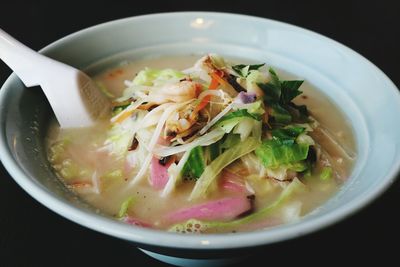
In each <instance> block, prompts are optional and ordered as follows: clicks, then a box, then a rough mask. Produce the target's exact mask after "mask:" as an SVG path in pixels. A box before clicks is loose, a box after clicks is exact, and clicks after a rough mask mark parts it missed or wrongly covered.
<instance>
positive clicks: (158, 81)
mask: <svg viewBox="0 0 400 267" xmlns="http://www.w3.org/2000/svg"><path fill="white" fill-rule="evenodd" d="M183 77H185V74H184V73H183V72H180V71H177V70H173V69H163V70H158V69H150V68H146V69H144V70H142V71H140V72H139V73H138V74H137V76H136V77H135V79H133V81H132V84H133V85H146V86H160V85H164V84H166V83H174V82H178V81H179V80H180V79H182V78H183Z"/></svg>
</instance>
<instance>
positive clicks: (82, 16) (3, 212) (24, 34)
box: [0, 0, 400, 266]
mask: <svg viewBox="0 0 400 267" xmlns="http://www.w3.org/2000/svg"><path fill="white" fill-rule="evenodd" d="M93 2H94V3H95V5H93V4H89V3H88V2H83V1H81V2H80V3H79V4H78V3H74V2H73V1H37V0H36V1H21V0H2V1H1V2H0V27H1V28H2V29H4V30H5V31H7V32H8V33H10V34H11V35H13V36H15V37H16V38H17V39H19V40H20V41H22V42H23V43H25V44H27V45H28V46H30V47H32V48H33V49H36V50H38V49H40V48H41V47H43V46H45V45H47V44H49V43H50V42H53V41H55V40H57V39H58V38H60V37H63V36H65V35H67V34H69V33H72V32H74V31H77V30H80V29H82V28H85V27H88V26H92V25H95V24H97V23H101V22H105V21H109V20H113V19H118V18H122V17H128V16H134V15H139V14H146V13H156V12H167V11H188V10H199V11H223V12H234V13H243V14H249V15H256V16H260V17H266V18H272V19H277V20H281V21H284V22H289V23H292V24H296V25H298V26H301V27H305V28H308V29H311V30H314V31H316V32H318V33H321V34H324V35H326V36H328V37H331V38H333V39H335V40H337V41H339V42H341V43H343V44H345V45H347V46H349V47H350V48H352V49H354V50H356V51H358V52H359V53H361V54H362V55H364V56H365V57H367V58H368V59H369V60H371V61H372V62H373V63H375V64H376V65H377V66H378V67H379V68H381V69H382V70H383V71H384V72H385V73H386V74H387V75H388V76H389V77H390V78H391V79H392V80H393V81H394V83H395V84H396V85H397V86H400V74H399V61H400V52H399V48H400V45H399V41H400V38H399V36H400V27H399V25H400V23H399V22H398V20H399V13H400V8H398V7H397V5H396V4H395V1H371V2H369V1H346V2H340V1H330V2H327V1H287V0H280V1H262V2H261V1H260V3H263V4H258V3H255V2H252V1H232V0H231V1H217V0H214V1H206V0H202V1H162V2H161V1H160V3H157V2H158V1H154V0H153V1H108V2H99V1H96V2H95V1H93ZM327 64H329V62H327ZM10 73H11V71H10V70H9V69H8V68H7V67H6V66H5V65H4V64H3V63H2V62H0V83H3V82H4V81H5V79H6V78H7V77H8V75H9V74H10ZM378 89H379V88H377V94H379V90H378ZM383 108H384V107H383ZM393 123H397V122H393ZM399 189H400V181H397V182H396V183H395V184H393V185H392V187H391V188H390V189H389V190H388V191H387V192H386V193H385V194H384V195H383V196H381V197H380V198H379V199H378V200H377V201H375V202H374V203H372V204H371V205H369V206H368V207H366V208H365V209H363V210H362V211H360V212H358V213H357V214H355V215H353V216H351V217H350V218H348V219H346V220H344V221H342V222H340V223H338V224H336V225H334V226H331V227H329V228H327V229H324V230H322V231H319V232H316V233H314V234H311V235H307V236H305V237H302V238H298V239H296V240H290V241H286V242H282V243H279V244H275V245H271V246H268V247H266V248H265V250H264V251H263V253H261V254H259V255H258V256H256V257H254V258H252V259H251V261H252V262H251V264H252V265H253V266H268V265H270V264H283V265H285V264H287V263H297V264H299V265H306V264H307V265H309V264H311V265H312V264H313V263H317V260H316V258H315V257H314V255H318V256H319V257H320V258H322V259H323V260H322V261H319V263H320V264H322V265H324V264H325V263H330V264H337V265H342V264H344V265H347V263H348V261H350V260H356V261H363V260H366V261H368V263H372V264H374V263H375V264H381V265H383V266H385V265H387V264H385V262H386V263H387V262H393V261H394V262H396V259H397V258H398V257H397V254H396V252H395V251H396V250H397V247H398V245H396V243H397V242H398V239H399V237H400V230H399V225H400V219H399V216H398V214H397V213H398V211H399V200H400V197H399V193H400V190H399ZM393 243H394V245H390V244H393ZM84 263H85V264H87V266H166V265H165V264H163V263H159V262H157V261H155V260H153V259H151V258H148V257H147V256H145V255H144V254H143V253H141V252H140V251H138V250H137V249H135V248H134V247H132V246H131V245H130V244H128V243H127V242H124V241H121V240H118V239H115V238H111V237H108V236H105V235H102V234H99V233H97V232H94V231H91V230H89V229H86V228H83V227H81V226H79V225H77V224H75V223H72V222H70V221H68V220H66V219H64V218H62V217H60V216H58V215H56V214H55V213H53V212H51V211H50V210H48V209H47V208H45V207H43V206H42V205H40V204H39V203H38V202H37V201H35V200H34V199H33V198H31V197H30V196H29V195H27V194H26V193H25V192H24V191H23V190H22V189H21V188H19V187H18V186H17V184H16V183H15V182H14V181H13V180H12V179H11V177H10V176H9V175H8V174H7V172H6V171H5V169H4V168H3V166H2V165H1V164H0V266H58V265H59V266H64V265H69V266H82V265H83V264H84ZM247 264H249V263H246V265H247ZM242 265H244V264H243V263H241V264H238V265H237V266H242Z"/></svg>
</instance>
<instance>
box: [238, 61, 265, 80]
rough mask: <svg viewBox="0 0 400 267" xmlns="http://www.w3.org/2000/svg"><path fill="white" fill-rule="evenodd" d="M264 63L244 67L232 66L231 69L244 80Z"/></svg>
mask: <svg viewBox="0 0 400 267" xmlns="http://www.w3.org/2000/svg"><path fill="white" fill-rule="evenodd" d="M264 65H265V63H263V64H254V65H244V64H239V65H234V66H232V69H233V70H234V71H235V72H236V73H237V74H238V75H239V76H241V77H243V78H246V77H247V76H248V75H249V74H250V71H251V70H258V69H259V68H261V67H262V66H264Z"/></svg>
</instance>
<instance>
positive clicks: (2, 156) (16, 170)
mask: <svg viewBox="0 0 400 267" xmlns="http://www.w3.org/2000/svg"><path fill="white" fill-rule="evenodd" d="M175 16H181V17H184V16H188V17H193V18H196V17H201V16H217V17H218V19H222V20H223V19H224V18H235V19H242V20H253V21H255V22H258V23H269V25H274V26H276V27H280V28H290V29H294V30H296V31H300V32H302V33H305V34H307V35H309V36H310V35H311V36H312V37H313V38H318V39H320V40H323V41H325V42H328V43H331V44H333V45H335V46H339V47H341V48H342V49H344V50H345V52H346V53H349V54H351V55H352V56H354V57H355V58H357V60H360V61H362V63H363V64H367V65H369V66H371V67H373V69H374V71H375V72H376V74H377V75H379V76H380V77H381V78H382V79H383V80H385V81H387V82H388V86H387V88H388V89H391V90H394V91H395V92H396V95H397V98H396V99H395V101H397V102H398V104H399V106H400V93H399V91H398V89H397V88H396V86H395V84H394V83H393V82H392V81H391V80H390V79H389V78H388V77H387V76H386V75H385V74H384V73H383V72H382V71H381V70H380V69H379V68H378V67H376V66H375V65H374V64H373V63H371V62H370V61H369V60H368V59H366V58H365V57H363V56H362V55H360V54H359V53H357V52H355V51H354V50H352V49H350V48H348V47H347V46H345V45H343V44H341V43H339V42H337V41H335V40H333V39H330V38H328V37H326V36H323V35H321V34H319V33H316V32H313V31H310V30H308V29H305V28H302V27H298V26H295V25H292V24H289V23H285V22H280V21H277V20H272V19H267V18H261V17H255V16H249V15H241V14H234V13H221V12H196V11H194V12H165V13H154V14H147V15H140V16H133V17H127V18H122V19H118V20H113V21H109V22H104V23H101V24H97V25H94V26H91V27H88V28H85V29H82V30H80V31H77V32H74V33H71V34H69V35H67V36H65V37H63V38H61V39H58V40H56V41H55V42H52V43H51V44H49V45H47V46H46V47H44V48H43V49H41V50H40V52H41V53H46V51H48V50H50V49H51V48H53V47H55V46H57V45H58V44H61V43H63V42H65V41H68V40H72V39H74V38H79V37H80V36H82V35H86V34H88V33H89V32H91V31H97V30H104V29H105V28H107V27H110V26H115V25H119V24H124V23H127V22H132V21H140V20H144V19H150V20H151V19H156V20H157V19H160V18H165V17H167V18H169V17H175ZM17 81H18V77H17V76H16V75H15V73H13V74H11V75H10V76H9V78H8V79H7V80H6V82H5V83H4V85H3V86H2V90H0V107H4V102H5V101H7V100H6V98H7V91H8V90H7V89H6V88H8V87H10V85H11V84H13V83H15V82H17ZM0 116H1V117H0V128H3V125H5V123H6V121H5V120H3V118H4V116H3V114H0ZM0 160H1V161H2V163H3V165H4V167H5V168H6V169H7V171H8V172H9V174H10V176H11V177H12V178H13V179H14V180H15V181H16V182H17V183H18V184H19V185H20V186H21V187H22V188H23V189H24V190H25V191H26V192H27V193H29V194H30V195H31V196H32V197H33V198H35V199H36V200H38V201H39V202H40V203H41V204H43V205H44V206H46V207H48V208H49V209H51V210H53V211H54V212H55V213H58V214H59V215H61V216H63V217H65V218H67V219H69V220H71V221H74V222H76V223H78V224H80V225H82V226H85V227H87V228H90V229H93V230H96V231H98V232H101V233H104V234H107V235H110V236H115V237H118V238H121V239H125V240H129V241H133V242H136V243H138V244H145V245H148V246H157V247H166V248H175V249H192V250H196V249H201V250H204V249H237V248H245V247H252V246H260V245H266V244H270V243H273V242H277V241H283V240H287V239H290V238H294V237H298V236H302V235H305V234H308V233H310V232H314V231H317V230H319V229H321V228H324V227H327V226H329V225H332V224H333V223H335V222H337V221H340V220H342V219H344V218H345V217H347V216H349V215H351V214H352V213H354V212H356V211H358V210H359V209H361V208H363V207H364V206H366V205H367V204H369V203H370V202H371V201H372V200H374V199H375V198H376V197H378V196H379V195H380V194H382V193H383V192H384V191H385V190H386V189H387V188H388V187H389V186H390V185H391V184H392V183H393V182H394V180H395V179H396V176H397V174H398V173H399V171H400V161H399V162H395V163H394V164H392V165H391V168H390V170H389V171H388V172H387V173H386V175H384V176H383V177H382V179H381V181H380V183H379V184H377V185H376V187H374V188H373V189H371V190H370V191H369V192H368V194H361V195H359V196H357V197H355V198H354V199H353V200H352V201H351V202H349V203H348V204H347V205H345V206H342V207H340V208H337V209H335V210H333V211H330V212H329V213H327V214H323V215H321V216H317V217H314V218H312V219H311V220H301V221H300V222H298V223H293V224H284V225H281V226H278V227H274V228H270V229H267V230H265V231H253V232H241V233H235V234H207V235H182V234H177V233H169V232H166V231H161V230H152V229H145V228H141V227H135V226H130V225H126V224H123V223H121V222H118V221H116V220H113V219H111V218H107V217H104V216H101V215H98V214H94V213H89V212H87V211H84V210H81V209H79V208H78V207H75V206H73V205H72V204H70V203H67V202H66V201H63V200H61V199H60V198H58V197H57V196H56V195H55V194H54V193H52V192H50V191H49V190H46V188H45V187H43V186H40V185H38V184H37V183H35V182H34V181H33V180H31V179H30V178H29V177H28V175H27V174H26V173H25V172H24V170H23V169H22V168H21V167H20V166H19V165H18V164H17V162H16V161H15V160H14V158H13V156H12V152H11V150H10V148H9V146H8V143H7V138H6V131H5V127H4V128H3V129H2V131H1V136H0Z"/></svg>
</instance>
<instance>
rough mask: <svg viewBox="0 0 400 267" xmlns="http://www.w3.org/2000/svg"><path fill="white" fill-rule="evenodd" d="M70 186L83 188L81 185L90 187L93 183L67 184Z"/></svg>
mask: <svg viewBox="0 0 400 267" xmlns="http://www.w3.org/2000/svg"><path fill="white" fill-rule="evenodd" d="M68 186H69V187H71V188H83V187H92V186H93V184H92V183H90V182H74V183H72V184H69V185H68Z"/></svg>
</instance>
